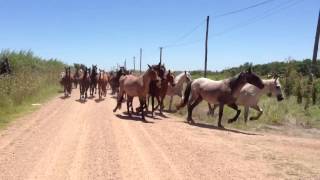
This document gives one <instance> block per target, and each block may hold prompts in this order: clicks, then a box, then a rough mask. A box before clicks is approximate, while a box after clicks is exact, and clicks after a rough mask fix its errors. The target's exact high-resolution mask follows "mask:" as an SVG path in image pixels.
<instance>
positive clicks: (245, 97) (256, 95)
mask: <svg viewBox="0 0 320 180" xmlns="http://www.w3.org/2000/svg"><path fill="white" fill-rule="evenodd" d="M262 82H263V84H264V88H263V89H259V88H257V87H256V86H253V85H251V84H246V85H245V86H243V87H242V89H241V90H240V94H239V96H238V99H237V101H236V104H237V105H240V106H244V120H245V122H246V123H247V120H248V116H249V108H252V109H254V110H256V111H258V115H257V116H254V117H250V120H258V119H259V118H260V116H261V115H262V113H263V110H262V109H261V108H260V107H259V105H258V103H259V100H260V98H261V96H263V95H268V96H273V97H277V100H278V101H282V100H283V95H282V90H281V84H280V81H279V78H278V77H277V76H276V77H274V78H272V79H263V80H262ZM217 107H218V105H215V106H214V108H213V109H211V110H210V111H211V112H212V113H214V110H215V109H216V108H217Z"/></svg>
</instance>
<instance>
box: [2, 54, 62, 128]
mask: <svg viewBox="0 0 320 180" xmlns="http://www.w3.org/2000/svg"><path fill="white" fill-rule="evenodd" d="M3 57H8V58H9V63H10V65H11V68H12V74H11V75H9V76H0V127H1V126H3V125H4V124H6V123H7V122H9V121H10V120H12V119H13V118H14V117H16V115H17V114H19V113H21V112H24V111H27V110H30V109H31V107H30V106H31V104H30V103H32V102H36V101H42V100H44V99H46V98H47V97H49V96H51V95H52V94H54V93H57V90H58V87H59V84H58V78H59V73H60V72H61V71H63V67H64V64H63V63H62V62H60V61H58V60H56V59H49V60H46V59H43V58H40V57H37V56H35V55H34V54H33V53H32V52H31V51H20V52H15V51H9V50H5V51H2V52H1V53H0V58H3Z"/></svg>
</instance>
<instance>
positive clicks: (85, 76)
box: [79, 67, 91, 100]
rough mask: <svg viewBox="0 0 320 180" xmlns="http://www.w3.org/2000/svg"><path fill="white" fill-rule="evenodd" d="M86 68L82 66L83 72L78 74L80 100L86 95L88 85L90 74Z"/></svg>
mask: <svg viewBox="0 0 320 180" xmlns="http://www.w3.org/2000/svg"><path fill="white" fill-rule="evenodd" d="M88 71H89V70H88V68H86V67H85V68H84V72H83V73H82V74H81V75H80V81H79V84H80V100H85V99H87V97H88V94H87V92H88V89H89V87H90V81H91V80H90V74H89V72H88Z"/></svg>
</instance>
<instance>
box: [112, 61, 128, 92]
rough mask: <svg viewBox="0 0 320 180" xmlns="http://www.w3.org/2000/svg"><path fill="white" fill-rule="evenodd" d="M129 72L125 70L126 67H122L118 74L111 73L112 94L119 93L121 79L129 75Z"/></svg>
mask: <svg viewBox="0 0 320 180" xmlns="http://www.w3.org/2000/svg"><path fill="white" fill-rule="evenodd" d="M128 74H129V71H127V70H126V69H125V67H120V69H119V70H117V72H116V73H114V72H112V73H110V80H109V84H110V87H111V94H116V93H118V92H119V80H120V77H121V76H123V75H128Z"/></svg>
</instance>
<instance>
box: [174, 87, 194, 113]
mask: <svg viewBox="0 0 320 180" xmlns="http://www.w3.org/2000/svg"><path fill="white" fill-rule="evenodd" d="M192 82H193V81H190V82H188V83H187V87H186V90H185V91H184V97H183V100H182V101H181V103H180V104H178V105H176V108H177V110H179V109H180V108H182V107H185V106H186V105H187V103H188V100H189V96H190V93H191V84H192Z"/></svg>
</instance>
